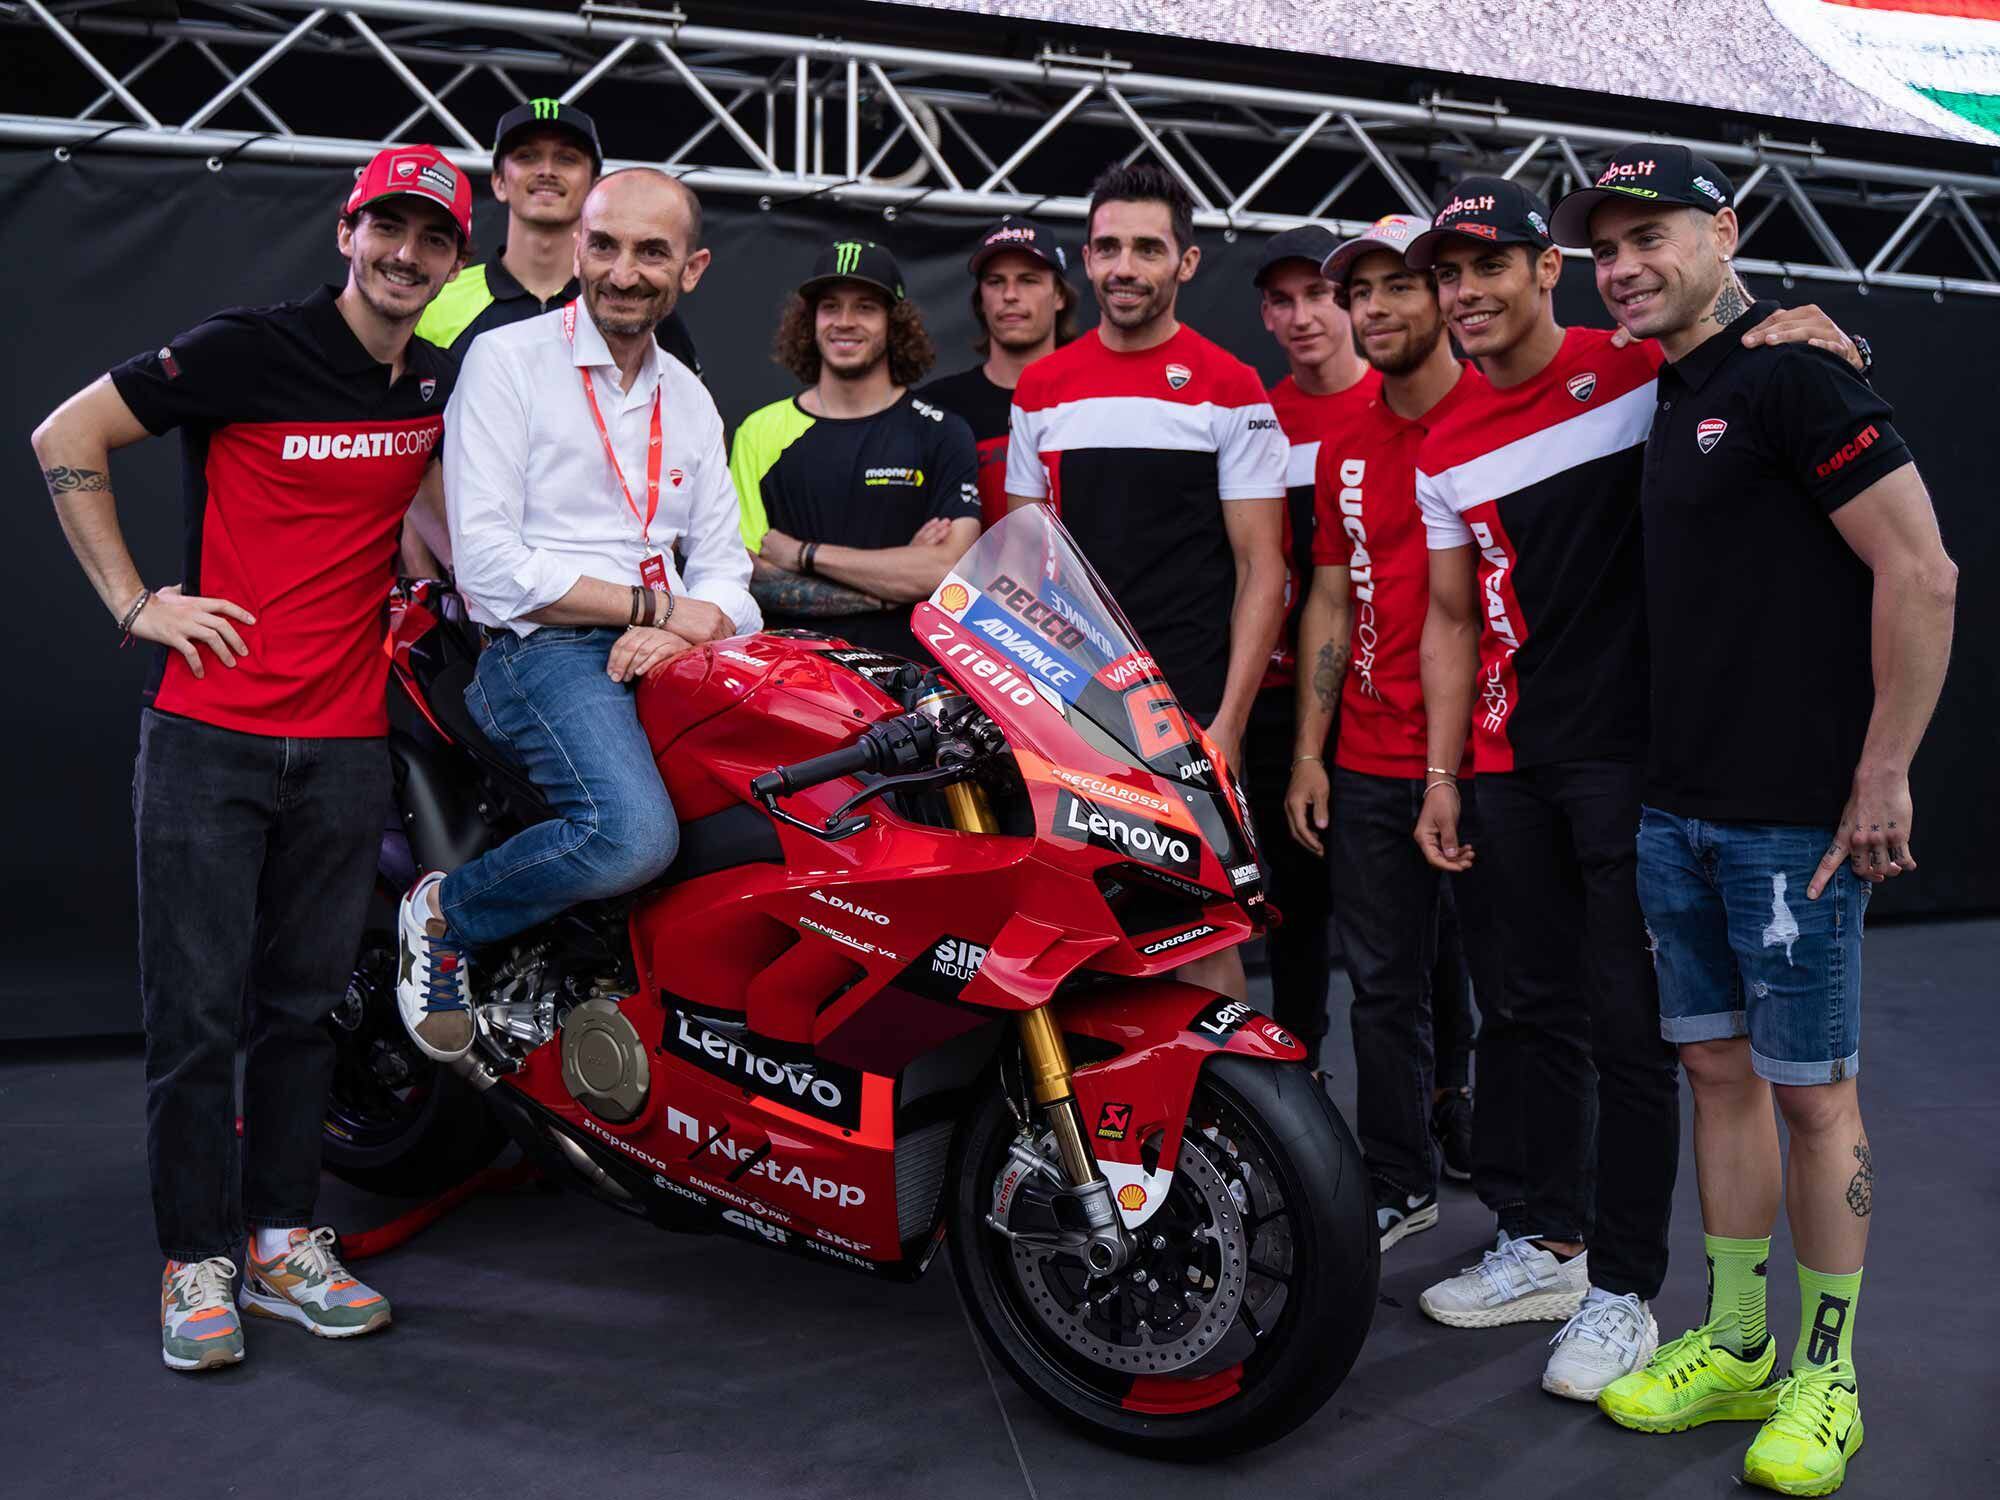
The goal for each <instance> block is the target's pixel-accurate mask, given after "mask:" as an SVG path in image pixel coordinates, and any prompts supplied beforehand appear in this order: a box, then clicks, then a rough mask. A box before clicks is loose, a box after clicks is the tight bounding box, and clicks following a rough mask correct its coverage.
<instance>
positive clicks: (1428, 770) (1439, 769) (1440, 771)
mask: <svg viewBox="0 0 2000 1500" xmlns="http://www.w3.org/2000/svg"><path fill="white" fill-rule="evenodd" d="M1424 774H1425V775H1426V776H1449V777H1450V778H1451V779H1452V780H1453V781H1456V780H1458V772H1456V771H1452V770H1447V769H1446V768H1445V767H1443V766H1425V767H1424Z"/></svg>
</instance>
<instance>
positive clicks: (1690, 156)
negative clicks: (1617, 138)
mask: <svg viewBox="0 0 2000 1500" xmlns="http://www.w3.org/2000/svg"><path fill="white" fill-rule="evenodd" d="M1735 197H1736V184H1734V183H1733V182H1731V181H1730V180H1729V179H1728V178H1727V177H1724V176H1723V175H1722V173H1721V172H1720V171H1719V170H1718V169H1717V167H1716V165H1715V163H1714V162H1712V161H1710V160H1709V159H1708V158H1707V157H1705V156H1697V155H1696V154H1695V153H1694V152H1692V151H1690V150H1689V149H1688V148H1687V147H1686V146H1674V145H1670V144H1668V143H1666V142H1664V141H1633V142H1632V143H1631V144H1630V145H1629V146H1620V147H1619V148H1618V149H1617V150H1616V151H1614V152H1612V153H1611V160H1610V161H1608V162H1606V163H1605V164H1604V170H1603V171H1602V172H1599V173H1598V174H1597V185H1596V186H1595V187H1587V188H1578V189H1577V190H1576V191H1575V192H1573V193H1571V194H1570V195H1569V196H1568V197H1566V198H1564V199H1563V201H1562V202H1560V203H1558V204H1557V205H1556V211H1555V213H1554V214H1553V215H1552V216H1551V217H1550V220H1549V222H1550V224H1551V225H1552V226H1553V227H1554V230H1555V237H1556V243H1557V244H1558V245H1569V246H1573V247H1574V248H1576V249H1579V250H1587V249H1589V248H1590V216H1591V214H1592V213H1594V212H1595V211H1596V209H1597V205H1598V204H1600V203H1603V202H1606V201H1608V200H1609V199H1612V198H1623V199H1626V200H1628V201H1631V202H1635V203H1673V204H1677V205H1679V206H1680V207H1683V208H1698V209H1700V210H1701V211H1702V212H1703V213H1705V214H1713V213H1720V212H1721V211H1722V210H1723V209H1725V208H1728V207H1729V206H1730V204H1731V201H1732V200H1733V199H1734V198H1735Z"/></svg>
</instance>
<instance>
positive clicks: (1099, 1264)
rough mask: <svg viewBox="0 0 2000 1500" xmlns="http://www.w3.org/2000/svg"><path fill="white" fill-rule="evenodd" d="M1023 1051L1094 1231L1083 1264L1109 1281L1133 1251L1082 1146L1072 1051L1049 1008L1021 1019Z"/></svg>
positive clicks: (1035, 1090) (1107, 1187)
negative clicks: (1071, 1073)
mask: <svg viewBox="0 0 2000 1500" xmlns="http://www.w3.org/2000/svg"><path fill="white" fill-rule="evenodd" d="M1021 1050H1022V1051H1023V1052H1024V1053H1025V1054H1026V1056H1027V1059H1028V1087H1029V1090H1030V1091H1031V1092H1032V1093H1033V1094H1034V1096H1035V1103H1037V1104H1038V1105H1040V1106H1041V1108H1042V1114H1043V1116H1044V1117H1045V1118H1046V1119H1047V1120H1048V1122H1049V1128H1050V1129H1051V1130H1052V1131H1053V1132H1054V1133H1055V1138H1056V1152H1057V1154H1058V1155H1059V1156H1061V1158H1062V1166H1063V1175H1064V1176H1065V1177H1067V1178H1068V1179H1069V1185H1070V1189H1071V1191H1073V1192H1074V1193H1075V1194H1076V1198H1077V1201H1078V1202H1079V1203H1080V1204H1081V1205H1082V1206H1083V1213H1084V1218H1085V1220H1086V1221H1087V1222H1088V1223H1089V1225H1090V1240H1089V1243H1088V1244H1087V1245H1086V1246H1085V1247H1084V1252H1083V1256H1084V1260H1085V1262H1086V1263H1087V1264H1088V1265H1089V1267H1090V1269H1091V1270H1093V1271H1095V1272H1097V1273H1099V1274H1100V1275H1108V1274H1109V1273H1111V1272H1113V1271H1116V1270H1118V1269H1119V1268H1120V1267H1121V1266H1123V1265H1124V1264H1125V1261H1126V1259H1127V1257H1128V1256H1129V1255H1130V1253H1131V1246H1130V1244H1129V1242H1128V1241H1127V1240H1126V1238H1125V1229H1124V1225H1123V1224H1122V1223H1121V1222H1120V1221H1119V1218H1118V1210H1117V1208H1116V1207H1115V1206H1114V1205H1113V1204H1112V1201H1111V1185H1110V1184H1109V1183H1107V1182H1106V1181H1105V1180H1104V1174H1103V1173H1101V1172H1100V1171H1098V1170H1097V1160H1096V1158H1095V1157H1093V1156H1092V1155H1091V1154H1090V1147H1089V1146H1088V1145H1087V1144H1086V1143H1085V1141H1084V1135H1083V1115H1082V1113H1081V1112H1080V1111H1079V1109H1078V1108H1077V1102H1076V1094H1075V1092H1074V1090H1073V1089H1072V1088H1071V1087H1070V1067H1069V1049H1068V1048H1067V1047H1065V1046H1064V1045H1063V1038H1062V1028H1061V1027H1059V1026H1057V1025H1056V1022H1055V1017H1054V1016H1052V1015H1050V1014H1049V1010H1048V1007H1047V1006H1042V1007H1039V1008H1037V1009H1035V1010H1031V1011H1028V1012H1026V1013H1025V1014H1024V1015H1022V1017H1021Z"/></svg>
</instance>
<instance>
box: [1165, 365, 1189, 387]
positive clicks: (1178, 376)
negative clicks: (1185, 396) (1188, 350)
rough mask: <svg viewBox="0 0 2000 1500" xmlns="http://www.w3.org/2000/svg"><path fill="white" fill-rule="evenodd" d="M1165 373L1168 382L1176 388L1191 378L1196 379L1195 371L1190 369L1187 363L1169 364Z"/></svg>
mask: <svg viewBox="0 0 2000 1500" xmlns="http://www.w3.org/2000/svg"><path fill="white" fill-rule="evenodd" d="M1163 373H1164V374H1165V375H1166V377H1167V384H1168V385H1169V386H1170V387H1172V388H1173V389H1174V390H1179V389H1180V388H1181V387H1182V386H1184V385H1186V384H1187V383H1188V382H1189V381H1190V380H1192V379H1194V371H1192V370H1190V369H1189V368H1188V367H1187V366H1186V365H1168V366H1167V368H1166V370H1165V371H1164V372H1163Z"/></svg>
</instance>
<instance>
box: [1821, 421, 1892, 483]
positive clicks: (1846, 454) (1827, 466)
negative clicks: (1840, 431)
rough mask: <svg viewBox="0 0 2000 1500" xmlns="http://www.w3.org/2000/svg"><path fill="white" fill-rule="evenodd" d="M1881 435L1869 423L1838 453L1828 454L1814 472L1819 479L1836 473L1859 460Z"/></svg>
mask: <svg viewBox="0 0 2000 1500" xmlns="http://www.w3.org/2000/svg"><path fill="white" fill-rule="evenodd" d="M1881 435H1882V434H1881V433H1880V432H1879V431H1878V430H1877V429H1876V427H1875V424H1874V423H1873V422H1870V423H1869V424H1868V425H1867V426H1866V427H1864V428H1862V429H1861V430H1860V431H1859V432H1857V433H1856V434H1855V435H1854V441H1853V442H1851V443H1848V444H1846V445H1845V446H1843V447H1842V448H1841V449H1840V451H1839V452H1837V453H1833V454H1829V455H1828V456H1827V458H1826V460H1825V461H1824V462H1823V463H1821V464H1820V466H1819V468H1818V469H1817V470H1816V471H1815V472H1817V473H1818V475H1819V477H1820V478H1821V479H1825V478H1826V477H1827V476H1828V475H1831V474H1836V473H1838V472H1839V471H1840V470H1841V469H1843V468H1845V467H1846V466H1847V465H1848V464H1851V463H1853V462H1854V460H1855V459H1857V458H1859V457H1860V456H1861V455H1862V454H1864V453H1866V452H1867V451H1868V450H1869V449H1870V448H1872V447H1874V446H1875V440H1876V439H1877V438H1879V437H1880V436H1881Z"/></svg>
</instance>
